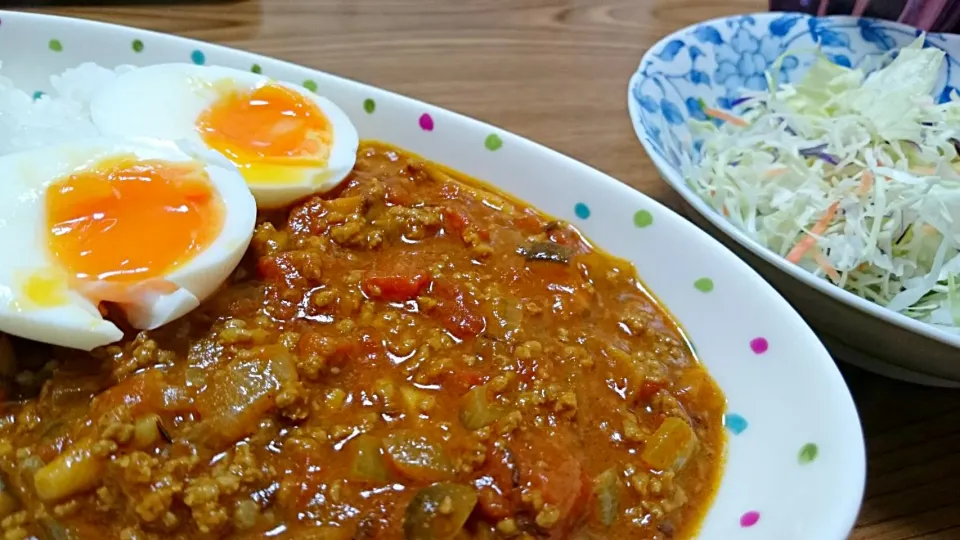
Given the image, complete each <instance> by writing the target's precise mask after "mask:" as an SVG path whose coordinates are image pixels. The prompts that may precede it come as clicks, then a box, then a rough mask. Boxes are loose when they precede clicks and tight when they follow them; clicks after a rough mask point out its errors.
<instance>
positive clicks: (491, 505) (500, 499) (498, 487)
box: [473, 446, 517, 522]
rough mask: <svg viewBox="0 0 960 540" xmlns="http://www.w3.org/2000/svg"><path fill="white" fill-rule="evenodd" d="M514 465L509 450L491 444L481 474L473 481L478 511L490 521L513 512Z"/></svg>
mask: <svg viewBox="0 0 960 540" xmlns="http://www.w3.org/2000/svg"><path fill="white" fill-rule="evenodd" d="M515 466H516V464H515V463H514V460H513V456H512V454H511V453H510V452H509V451H507V450H506V449H504V448H498V447H496V446H492V447H491V448H490V451H489V452H488V455H487V459H486V461H484V464H483V469H482V471H481V472H482V473H483V476H480V477H479V478H477V479H476V480H474V481H473V483H474V486H476V488H477V496H478V499H477V504H478V506H479V509H480V512H481V513H482V514H483V515H484V516H485V517H487V518H488V519H489V520H490V521H493V522H496V521H500V520H501V519H504V518H508V517H510V516H512V515H513V514H514V513H515V509H516V495H517V493H516V490H515V489H514V488H515V487H516V486H515V485H514V482H513V481H514V468H515Z"/></svg>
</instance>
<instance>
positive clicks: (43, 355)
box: [0, 143, 724, 540]
mask: <svg viewBox="0 0 960 540" xmlns="http://www.w3.org/2000/svg"><path fill="white" fill-rule="evenodd" d="M0 368H2V369H0V375H2V380H3V384H4V386H3V389H2V390H3V397H4V403H3V406H2V407H3V408H2V416H0V469H2V478H0V483H2V485H0V538H2V539H5V540H19V539H23V538H43V539H51V540H66V539H73V538H97V539H109V538H120V539H124V540H135V539H160V538H163V539H180V538H262V537H265V536H266V537H273V538H310V539H323V540H346V539H357V540H359V539H374V538H384V539H392V538H397V539H399V538H407V539H415V540H418V539H426V540H429V539H460V540H465V539H470V538H478V539H493V538H525V539H533V538H547V539H563V538H572V539H592V538H613V537H622V538H643V539H660V540H666V539H676V538H686V537H689V536H691V535H692V534H694V533H695V531H696V528H697V526H698V521H699V520H700V518H701V517H702V515H703V513H704V512H705V509H706V507H707V506H708V505H709V503H710V500H711V497H712V496H713V492H714V491H715V489H716V484H717V482H718V478H719V476H720V468H721V465H722V459H723V432H722V428H721V415H722V411H723V408H724V399H723V396H722V395H721V393H720V391H719V390H718V388H717V387H716V385H715V384H714V383H713V382H712V380H711V379H710V377H709V376H708V375H707V374H706V372H705V371H704V370H703V369H702V368H701V366H700V365H699V364H698V363H697V362H696V360H695V359H694V357H693V355H692V353H691V350H690V348H689V346H688V345H687V343H686V342H685V341H684V338H683V335H682V334H681V333H680V331H679V330H678V328H677V326H676V325H675V324H674V323H673V322H672V321H671V320H670V318H669V317H668V316H667V315H666V314H665V313H664V312H663V311H662V310H661V309H660V308H658V306H657V305H656V303H655V302H654V301H653V300H652V299H651V297H650V296H649V295H647V294H646V293H645V292H644V290H643V288H642V287H641V285H640V283H639V282H638V280H637V277H636V273H635V271H634V269H633V267H632V266H631V265H630V264H628V263H626V262H624V261H622V260H618V259H615V258H613V257H610V256H609V255H606V254H604V253H602V252H599V251H598V250H596V249H595V248H593V247H592V246H591V245H590V244H589V243H588V242H587V241H586V240H584V239H583V238H582V237H581V236H580V235H579V234H578V232H577V231H576V230H575V229H574V228H572V227H571V226H570V225H568V224H566V223H563V222H559V221H555V220H552V219H551V218H549V217H547V216H544V215H542V214H540V213H538V212H537V211H535V210H533V209H531V208H529V207H528V206H526V205H524V204H521V203H518V202H517V201H514V200H511V199H509V198H507V197H505V196H503V195H501V194H498V193H496V192H494V191H493V190H490V189H487V188H484V187H483V186H480V185H478V184H477V183H474V182H471V181H469V180H467V179H459V177H458V176H457V175H455V173H452V172H450V171H446V170H444V169H443V168H441V167H438V166H435V165H432V164H429V163H425V162H423V161H422V160H419V159H417V158H415V157H413V156H410V155H408V154H405V153H403V152H401V151H399V150H396V149H393V148H390V147H387V146H383V145H379V144H372V143H367V144H364V145H362V146H361V148H360V151H359V158H358V161H357V165H356V168H355V170H354V172H353V174H352V175H351V176H350V177H349V178H348V179H347V180H346V181H345V182H344V184H343V185H342V186H341V187H340V188H339V189H338V190H337V191H336V192H335V193H331V194H328V195H325V196H322V197H314V198H312V199H309V200H307V201H305V202H303V203H301V204H297V205H295V206H294V207H292V208H290V209H288V211H285V212H277V213H273V214H268V215H266V214H265V215H261V216H260V222H259V225H258V227H257V230H256V233H255V236H254V239H253V243H252V245H251V247H250V249H249V251H248V254H247V256H246V258H245V260H244V262H243V263H242V265H241V266H240V268H238V269H237V271H236V272H235V273H234V275H233V276H232V278H231V279H230V281H229V282H228V283H227V284H225V286H224V287H223V288H222V290H221V291H220V292H219V293H218V294H217V295H216V296H215V297H214V298H212V299H211V300H209V301H208V302H206V303H205V304H204V305H203V306H201V307H200V308H199V309H198V310H196V311H195V312H193V313H191V314H190V315H188V316H186V317H184V318H183V319H181V320H179V321H177V322H175V323H173V324H170V325H168V326H166V327H164V328H161V329H159V330H156V331H151V332H140V333H135V332H128V337H127V338H126V339H125V340H124V341H123V342H121V343H119V344H116V345H112V346H108V347H104V348H101V349H98V350H96V351H94V352H93V353H92V354H86V353H78V352H76V351H70V350H66V349H51V348H48V347H44V346H41V345H38V344H36V343H31V342H23V341H16V340H9V339H7V338H5V337H4V338H3V339H2V340H0Z"/></svg>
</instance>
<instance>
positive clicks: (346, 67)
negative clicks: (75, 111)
mask: <svg viewBox="0 0 960 540" xmlns="http://www.w3.org/2000/svg"><path fill="white" fill-rule="evenodd" d="M93 3H95V2H89V1H87V2H78V4H84V5H78V6H75V7H71V6H69V5H66V4H64V3H63V2H28V3H26V4H25V9H30V10H34V11H40V12H44V13H57V14H63V15H70V16H76V17H83V18H89V19H96V20H102V21H110V22H116V23H120V24H126V25H131V26H136V27H142V28H149V29H153V30H159V31H163V32H170V33H174V34H180V35H184V36H189V37H193V38H198V39H202V40H207V41H211V42H217V43H222V44H226V45H230V46H233V47H237V48H241V49H247V50H251V51H255V52H259V53H263V54H266V55H270V56H274V57H277V58H281V59H284V60H289V61H292V62H296V63H299V64H303V65H306V66H310V67H314V68H317V69H320V70H324V71H329V72H333V73H337V74H340V75H343V76H346V77H349V78H352V79H357V80H360V81H364V82H367V83H370V84H373V85H376V86H381V87H384V88H387V89H390V90H394V91H397V92H400V93H403V94H408V95H410V96H414V97H417V98H419V99H422V100H425V101H428V102H431V103H435V104H437V105H440V106H443V107H447V108H449V109H452V110H455V111H459V112H462V113H464V114H467V115H469V116H473V117H476V118H479V119H481V120H485V121H488V122H491V123H493V124H496V125H498V126H501V127H503V128H504V129H507V130H509V131H513V132H516V133H519V134H521V135H524V136H526V137H529V138H531V139H533V140H535V141H538V142H541V143H543V144H546V145H547V146H550V147H552V148H555V149H557V150H559V151H561V152H564V153H566V154H568V155H570V156H573V157H574V158H576V159H579V160H581V161H584V162H586V163H588V164H590V165H592V166H594V167H596V168H598V169H600V170H603V171H605V172H607V173H610V174H611V175H613V176H615V177H617V178H619V179H621V180H622V181H624V182H626V183H627V184H630V185H631V186H633V187H635V188H636V189H638V190H640V191H643V192H644V193H646V194H648V195H651V196H653V197H655V198H657V199H659V200H660V201H663V202H665V203H666V204H668V205H670V206H671V207H673V208H677V207H678V199H677V197H676V196H675V195H674V194H673V193H672V192H671V191H670V190H669V189H668V187H667V186H666V184H664V183H663V182H662V181H661V180H660V178H659V177H658V176H657V173H656V171H655V170H654V168H653V165H652V164H651V163H650V161H649V160H648V159H647V157H646V156H645V155H644V152H643V150H642V149H641V147H640V145H639V143H638V142H637V140H636V138H635V137H634V134H633V131H632V128H631V126H630V121H629V119H628V117H627V109H626V94H627V86H626V84H627V79H628V78H629V77H630V75H631V74H632V73H633V70H634V69H635V68H636V66H637V64H638V62H639V60H640V57H641V56H642V54H643V53H644V51H645V50H646V49H647V48H648V47H650V46H651V45H653V44H654V43H655V42H656V41H657V40H658V39H659V38H661V37H662V36H664V35H666V34H668V33H670V32H672V31H673V30H676V29H678V28H681V27H683V26H686V25H688V24H692V23H694V22H697V21H699V20H703V19H707V18H712V17H717V16H722V15H729V14H734V13H744V12H750V11H760V10H763V9H765V8H766V6H767V3H766V2H765V1H763V0H244V1H236V2H233V1H212V2H197V1H192V2H190V1H187V2H183V3H177V2H171V1H169V0H167V1H161V2H159V3H156V4H154V5H133V4H125V3H123V2H119V1H109V2H102V3H100V5H98V6H91V5H90V4H93ZM7 5H9V3H8V4H7ZM843 371H844V375H845V377H846V380H847V382H848V384H849V385H850V388H851V390H852V392H853V395H854V398H855V400H856V402H857V406H858V408H859V411H860V415H861V419H862V421H863V427H864V431H865V434H866V438H867V452H868V462H869V473H868V477H869V478H868V482H867V492H866V500H865V501H864V506H863V510H862V512H861V515H860V519H859V522H858V525H857V528H856V530H855V531H854V533H853V535H852V536H851V538H853V539H857V540H905V539H918V540H919V539H923V540H934V539H936V540H941V539H942V540H948V539H949V540H954V539H960V390H957V391H950V390H938V389H929V388H921V387H917V386H912V385H908V384H904V383H899V382H894V381H889V380H886V379H882V378H880V377H877V376H874V375H871V374H868V373H865V372H862V371H859V370H857V369H855V368H846V367H844V368H843ZM810 391H811V392H814V393H815V392H817V389H816V388H811V389H810ZM814 496H815V495H814ZM810 519H816V516H810ZM771 540H775V539H771ZM810 540H830V539H810Z"/></svg>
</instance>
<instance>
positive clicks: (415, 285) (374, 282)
mask: <svg viewBox="0 0 960 540" xmlns="http://www.w3.org/2000/svg"><path fill="white" fill-rule="evenodd" d="M428 285H430V274H429V273H428V272H415V273H399V274H389V275H388V274H380V273H377V272H372V273H370V274H367V276H366V277H364V278H363V283H362V286H363V292H364V294H366V295H367V297H368V298H373V299H375V300H383V301H384V302H406V301H408V300H413V299H415V298H416V297H418V296H420V292H421V291H423V290H424V289H425V288H427V286H428Z"/></svg>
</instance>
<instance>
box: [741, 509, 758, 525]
mask: <svg viewBox="0 0 960 540" xmlns="http://www.w3.org/2000/svg"><path fill="white" fill-rule="evenodd" d="M758 521H760V512H757V511H756V510H751V511H749V512H746V513H745V514H743V515H742V516H740V526H741V527H753V526H754V525H756V524H757V522H758Z"/></svg>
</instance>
